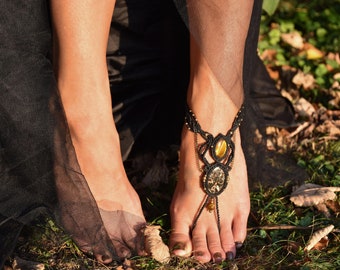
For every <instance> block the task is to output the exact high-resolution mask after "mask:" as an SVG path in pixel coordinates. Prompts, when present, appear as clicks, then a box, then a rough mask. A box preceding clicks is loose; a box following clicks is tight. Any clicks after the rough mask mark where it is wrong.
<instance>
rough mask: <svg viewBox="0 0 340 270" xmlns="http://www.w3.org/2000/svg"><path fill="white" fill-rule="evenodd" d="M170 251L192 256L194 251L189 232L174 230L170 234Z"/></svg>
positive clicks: (182, 255) (179, 254) (177, 254)
mask: <svg viewBox="0 0 340 270" xmlns="http://www.w3.org/2000/svg"><path fill="white" fill-rule="evenodd" d="M170 251H171V253H172V254H173V255H176V256H181V257H188V256H190V255H191V252H192V246H191V241H190V236H189V234H187V233H185V232H179V231H176V230H173V232H172V233H171V235H170Z"/></svg>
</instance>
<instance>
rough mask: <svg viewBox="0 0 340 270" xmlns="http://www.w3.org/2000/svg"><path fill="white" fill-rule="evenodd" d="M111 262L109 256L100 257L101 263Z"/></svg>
mask: <svg viewBox="0 0 340 270" xmlns="http://www.w3.org/2000/svg"><path fill="white" fill-rule="evenodd" d="M109 260H110V261H111V256H109V255H102V261H103V262H104V263H105V262H107V261H109Z"/></svg>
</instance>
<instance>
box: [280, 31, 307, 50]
mask: <svg viewBox="0 0 340 270" xmlns="http://www.w3.org/2000/svg"><path fill="white" fill-rule="evenodd" d="M281 38H282V40H283V41H284V42H285V43H287V44H289V45H290V46H292V47H293V48H296V49H299V50H301V49H303V47H304V43H303V38H302V36H301V35H300V33H299V32H296V31H295V32H291V33H286V34H281Z"/></svg>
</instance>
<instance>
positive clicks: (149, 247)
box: [144, 225, 170, 263]
mask: <svg viewBox="0 0 340 270" xmlns="http://www.w3.org/2000/svg"><path fill="white" fill-rule="evenodd" d="M159 229H160V226H155V225H147V226H146V227H145V229H144V237H145V251H146V252H147V253H148V255H150V256H151V257H152V258H153V259H155V260H156V261H159V262H162V263H166V262H168V261H169V260H170V251H169V247H168V246H167V245H166V244H164V243H163V240H162V237H161V236H160V235H159V233H160V231H159Z"/></svg>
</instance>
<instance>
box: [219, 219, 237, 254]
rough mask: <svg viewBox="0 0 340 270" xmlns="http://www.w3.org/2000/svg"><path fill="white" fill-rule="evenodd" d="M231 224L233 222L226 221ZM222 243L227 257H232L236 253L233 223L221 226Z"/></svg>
mask: <svg viewBox="0 0 340 270" xmlns="http://www.w3.org/2000/svg"><path fill="white" fill-rule="evenodd" d="M226 224H231V223H226ZM220 237H221V245H222V248H223V250H224V253H225V254H226V256H225V257H226V259H229V260H230V259H232V258H234V257H235V255H236V248H235V241H234V236H233V231H232V230H231V225H229V226H222V227H221V233H220Z"/></svg>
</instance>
